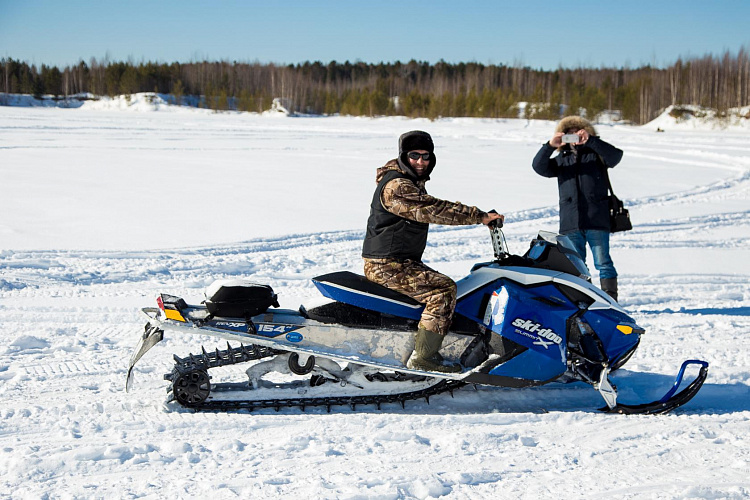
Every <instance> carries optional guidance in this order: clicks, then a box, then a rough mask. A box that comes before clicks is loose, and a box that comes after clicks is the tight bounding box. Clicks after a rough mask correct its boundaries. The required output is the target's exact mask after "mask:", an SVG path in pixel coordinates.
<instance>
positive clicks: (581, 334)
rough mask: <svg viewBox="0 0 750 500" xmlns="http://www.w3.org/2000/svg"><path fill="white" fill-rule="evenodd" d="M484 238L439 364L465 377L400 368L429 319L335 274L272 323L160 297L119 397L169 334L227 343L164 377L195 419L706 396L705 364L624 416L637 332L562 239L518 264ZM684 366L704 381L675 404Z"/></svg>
mask: <svg viewBox="0 0 750 500" xmlns="http://www.w3.org/2000/svg"><path fill="white" fill-rule="evenodd" d="M490 234H491V239H492V244H493V249H494V254H495V259H494V260H493V261H491V262H485V263H480V264H476V265H475V266H474V267H473V269H472V270H471V272H470V273H469V275H468V276H466V277H465V278H463V279H461V280H460V281H458V282H457V287H458V296H457V303H456V311H455V314H454V318H453V323H452V325H451V329H450V332H449V334H448V336H447V338H446V340H445V341H444V342H443V348H442V349H441V351H440V354H441V356H442V357H443V358H444V359H446V360H447V361H450V362H453V363H458V364H460V365H461V366H462V367H463V371H462V372H460V373H439V372H424V371H418V370H411V369H409V368H407V367H406V361H407V359H408V358H409V356H410V355H411V352H412V350H413V347H414V332H415V331H416V329H417V323H418V321H419V317H420V314H421V311H422V307H423V306H422V305H421V304H419V303H417V302H416V301H414V300H413V299H411V298H409V297H407V296H405V295H402V294H400V293H398V292H395V291H393V290H389V289H387V288H385V287H382V286H380V285H377V284H375V283H373V282H371V281H368V280H367V279H366V278H364V277H363V276H360V275H357V274H354V273H350V272H336V273H332V274H327V275H324V276H318V277H317V278H314V279H313V282H314V283H315V285H316V286H317V288H318V289H319V291H320V292H321V294H322V295H323V296H324V297H325V299H323V298H321V299H323V300H321V301H319V303H318V304H316V305H309V304H308V305H307V306H304V305H303V306H300V308H299V309H298V310H289V309H279V308H278V302H277V301H276V295H275V294H274V293H273V290H272V289H271V287H269V286H266V285H258V284H254V283H250V282H247V281H245V280H223V281H217V282H215V283H214V284H212V285H211V286H209V287H208V288H207V289H206V292H205V293H206V300H205V301H204V302H203V303H201V304H199V305H188V304H187V303H186V302H185V301H184V300H183V299H182V298H179V297H175V296H171V295H166V294H162V295H160V296H159V297H158V298H157V304H158V307H154V308H144V309H143V310H142V312H143V314H144V315H145V316H146V317H147V319H148V323H147V324H146V327H145V331H144V332H143V334H142V336H141V339H140V341H139V342H138V345H137V346H136V348H135V352H134V353H133V355H132V357H131V360H130V364H129V366H128V376H127V382H126V388H127V389H129V388H130V386H131V382H132V374H133V367H134V365H135V363H136V362H137V361H138V360H139V359H140V358H141V357H143V355H144V354H145V353H146V352H147V351H148V350H149V349H150V348H151V347H153V346H154V345H155V344H157V343H158V342H159V341H161V340H162V339H163V337H164V332H165V331H172V332H181V333H188V334H198V335H209V336H213V337H217V338H221V339H224V340H227V348H226V349H221V350H220V349H214V350H213V351H206V350H205V349H203V350H202V352H201V353H199V354H191V355H189V356H186V357H184V358H180V357H177V356H175V357H174V358H175V366H174V369H173V370H172V372H171V373H169V374H166V375H165V379H167V380H169V381H170V382H171V385H170V394H171V399H173V400H176V401H177V402H178V403H180V404H181V405H183V406H186V407H189V408H194V409H197V410H201V409H202V410H231V409H249V410H253V409H258V408H275V409H277V410H278V409H279V408H283V407H300V408H302V409H304V408H306V407H311V406H323V407H327V408H328V409H329V410H330V408H331V407H332V406H335V405H347V406H350V407H351V408H355V407H356V406H357V405H366V404H373V405H377V407H378V408H380V406H381V405H382V404H385V403H399V404H401V405H403V404H404V402H405V401H408V400H412V399H421V398H426V399H427V400H428V401H429V397H430V396H432V395H435V394H439V393H442V392H446V391H449V392H451V393H452V392H453V390H454V389H457V388H459V387H461V386H463V385H465V384H481V385H490V386H501V387H515V388H522V387H530V386H538V385H543V384H547V383H550V382H572V381H582V382H585V383H587V384H590V385H592V386H593V387H594V389H596V390H597V391H599V393H600V394H601V396H602V397H603V398H604V401H605V403H606V406H604V407H603V408H601V410H603V411H608V412H617V413H628V414H631V413H641V414H655V413H667V412H669V411H671V410H673V409H675V408H677V407H679V406H681V405H683V404H685V403H687V402H688V401H689V400H690V399H691V398H692V397H693V396H695V394H696V393H697V392H698V391H699V390H700V388H701V386H702V385H703V382H704V381H705V379H706V377H707V375H708V363H706V362H705V361H698V360H688V361H685V362H684V363H683V365H682V367H681V369H680V371H679V374H678V376H677V378H676V380H675V383H674V385H673V386H672V388H671V390H670V391H668V392H667V394H666V395H665V396H664V397H663V398H661V399H660V400H658V401H654V402H652V403H647V404H640V405H626V404H622V403H619V402H618V401H617V393H616V390H615V387H614V386H613V385H612V383H611V382H610V373H611V372H612V371H613V370H615V369H617V368H619V367H621V366H622V365H623V364H625V363H626V362H627V361H628V359H629V358H630V357H631V356H632V355H633V353H634V352H635V350H636V349H637V347H638V345H639V342H640V340H641V335H643V333H644V330H643V329H642V328H640V327H639V326H638V325H637V324H636V322H635V320H634V319H633V318H632V317H631V316H629V315H628V313H627V312H626V311H625V310H624V309H623V308H622V307H621V306H620V305H619V304H618V303H617V302H615V301H614V300H613V299H612V298H610V297H609V296H608V295H606V294H605V293H604V292H602V291H601V290H599V289H598V288H597V287H595V286H594V285H592V284H591V279H590V276H589V271H588V269H587V267H586V265H585V263H584V262H583V261H582V260H581V258H580V257H579V256H578V254H577V253H576V252H575V250H574V248H573V246H572V244H571V243H570V240H568V238H567V237H565V236H561V235H557V234H554V233H548V232H540V233H539V235H538V236H537V237H536V238H535V239H534V240H533V241H532V242H531V245H530V248H529V249H528V251H527V252H526V253H525V254H524V255H523V256H517V255H511V254H510V253H509V252H508V250H507V245H506V243H505V239H504V236H503V234H502V230H501V229H500V227H499V226H492V227H490ZM272 306H274V308H271V307H272ZM229 341H234V342H239V343H240V344H239V345H238V346H235V347H232V346H231V345H230V344H229ZM240 363H242V364H244V366H249V368H247V370H246V374H247V377H248V379H244V377H243V380H242V381H241V382H236V381H235V382H231V381H225V380H224V378H226V377H227V376H228V374H227V373H226V372H227V371H228V370H214V369H215V368H218V367H226V366H229V365H237V364H240ZM691 364H695V365H699V367H700V369H699V372H698V374H697V376H696V377H695V378H694V380H693V381H692V382H691V383H689V384H687V386H686V387H685V388H683V389H682V390H681V391H680V392H677V390H678V389H679V386H680V385H681V383H682V378H683V374H684V372H685V369H686V367H687V366H689V365H691ZM209 371H211V374H212V375H209Z"/></svg>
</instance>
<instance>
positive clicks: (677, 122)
mask: <svg viewBox="0 0 750 500" xmlns="http://www.w3.org/2000/svg"><path fill="white" fill-rule="evenodd" d="M643 127H644V128H647V129H656V130H657V131H665V130H718V129H726V128H739V129H745V130H750V106H744V107H742V108H731V109H729V110H727V112H726V113H718V112H717V111H716V110H714V109H710V108H704V107H701V106H696V105H687V104H685V105H673V106H669V107H667V108H666V109H665V110H664V112H663V113H662V114H661V115H659V116H658V117H657V118H655V119H654V120H651V121H650V122H648V123H646V124H645V125H643Z"/></svg>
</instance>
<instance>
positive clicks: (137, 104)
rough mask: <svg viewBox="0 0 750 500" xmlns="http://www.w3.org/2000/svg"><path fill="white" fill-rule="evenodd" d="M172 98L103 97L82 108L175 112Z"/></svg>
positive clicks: (154, 95) (151, 94)
mask: <svg viewBox="0 0 750 500" xmlns="http://www.w3.org/2000/svg"><path fill="white" fill-rule="evenodd" d="M169 99H170V96H167V95H165V94H157V93H154V92H140V93H138V94H125V95H119V96H115V97H102V98H100V99H98V100H95V101H87V102H85V103H84V104H83V106H81V107H82V108H83V109H88V110H94V109H95V110H124V111H173V110H174V107H172V106H170V104H169Z"/></svg>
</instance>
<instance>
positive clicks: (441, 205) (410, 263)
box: [362, 130, 504, 373]
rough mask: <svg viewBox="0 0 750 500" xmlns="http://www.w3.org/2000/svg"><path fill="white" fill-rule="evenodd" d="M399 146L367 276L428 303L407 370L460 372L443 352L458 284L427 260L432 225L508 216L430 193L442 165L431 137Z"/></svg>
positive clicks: (417, 135) (384, 179)
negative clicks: (433, 176) (428, 184)
mask: <svg viewBox="0 0 750 500" xmlns="http://www.w3.org/2000/svg"><path fill="white" fill-rule="evenodd" d="M398 145H399V155H398V158H396V159H393V160H390V161H389V162H388V163H386V164H385V166H383V167H380V168H379V169H378V170H377V175H376V178H375V181H376V183H377V187H376V188H375V193H374V195H373V198H372V203H371V205H370V216H369V218H368V219H367V233H366V235H365V241H364V244H363V248H362V257H363V258H364V260H365V265H364V273H365V276H366V277H367V279H369V280H370V281H374V282H375V283H378V284H380V285H383V286H385V287H387V288H390V289H393V290H396V291H398V292H401V293H403V294H404V295H408V296H409V297H411V298H413V299H415V300H416V301H417V302H420V303H422V304H424V305H425V308H424V311H423V312H422V315H421V318H420V321H419V325H418V328H419V329H418V331H417V333H416V335H415V337H414V340H415V345H414V351H413V352H412V355H411V356H410V358H409V360H408V361H407V367H409V368H411V369H416V370H425V371H439V372H449V373H455V372H459V371H461V368H460V367H459V366H457V365H444V364H443V359H442V356H440V354H439V353H438V351H439V350H440V347H441V345H442V343H443V339H444V338H445V335H446V333H447V332H448V329H449V327H450V324H451V318H452V316H453V310H454V309H455V306H456V284H455V282H454V281H453V280H452V279H451V278H449V277H448V276H445V275H443V274H441V273H438V272H437V271H435V270H433V269H431V268H429V267H428V266H426V265H425V264H424V263H423V262H422V254H423V253H424V250H425V246H426V244H427V232H428V229H429V225H430V224H446V225H471V224H485V225H487V224H489V223H490V222H491V221H493V220H496V219H499V220H500V221H502V220H503V219H504V216H503V215H500V214H497V213H486V212H483V211H482V210H479V209H478V208H477V207H473V206H468V205H464V204H462V203H457V202H450V201H446V200H441V199H438V198H435V197H434V196H430V195H429V194H427V190H426V189H425V183H426V182H427V181H428V180H429V179H430V174H431V173H432V170H433V169H434V168H435V163H436V161H437V159H436V157H435V152H434V151H435V146H434V143H433V141H432V137H431V136H430V134H428V133H427V132H422V131H419V130H415V131H411V132H406V133H405V134H403V135H401V137H399V141H398Z"/></svg>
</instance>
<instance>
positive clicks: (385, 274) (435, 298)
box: [365, 259, 456, 335]
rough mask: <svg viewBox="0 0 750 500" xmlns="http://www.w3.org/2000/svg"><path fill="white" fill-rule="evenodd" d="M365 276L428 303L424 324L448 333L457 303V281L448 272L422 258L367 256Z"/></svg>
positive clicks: (423, 319)
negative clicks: (443, 272) (440, 270)
mask: <svg viewBox="0 0 750 500" xmlns="http://www.w3.org/2000/svg"><path fill="white" fill-rule="evenodd" d="M365 276H366V277H367V279H368V280H370V281H374V282H375V283H378V284H380V285H383V286H384V287H386V288H390V289H392V290H396V291H397V292H401V293H403V294H404V295H408V296H409V297H411V298H413V299H414V300H416V301H417V302H419V303H420V304H424V311H423V312H422V317H421V318H420V321H419V327H420V328H424V329H426V330H430V331H432V332H435V333H439V334H440V335H445V334H446V333H448V328H449V327H450V324H451V317H452V316H453V309H455V307H456V283H455V282H454V281H453V280H452V279H450V278H449V277H448V276H445V275H444V274H440V273H439V272H437V271H434V270H432V269H430V268H429V267H427V266H426V265H424V264H423V263H422V262H417V261H413V260H404V261H397V260H390V259H365Z"/></svg>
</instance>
